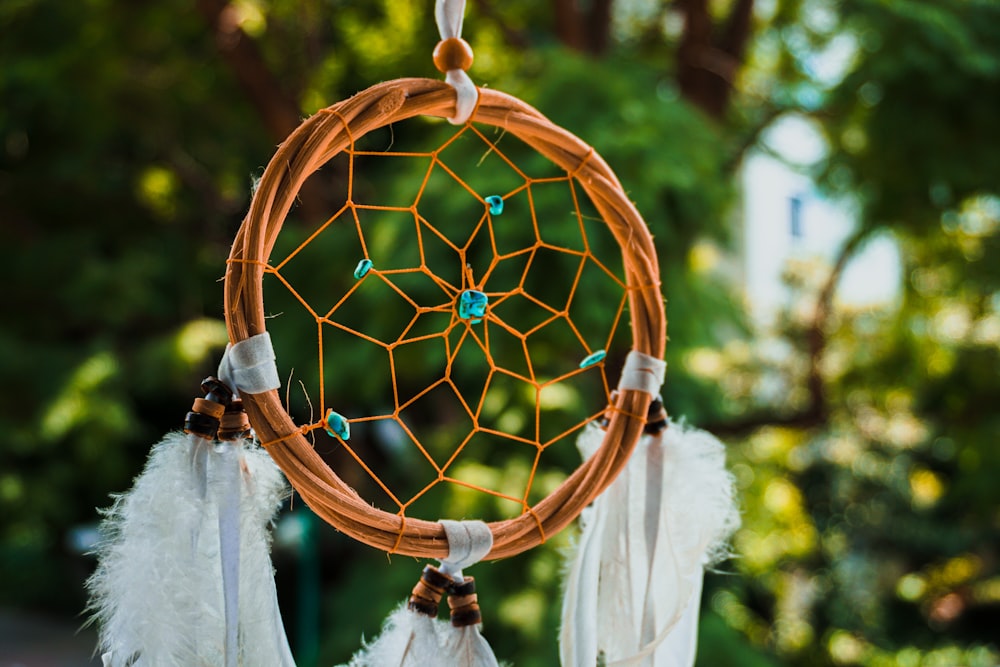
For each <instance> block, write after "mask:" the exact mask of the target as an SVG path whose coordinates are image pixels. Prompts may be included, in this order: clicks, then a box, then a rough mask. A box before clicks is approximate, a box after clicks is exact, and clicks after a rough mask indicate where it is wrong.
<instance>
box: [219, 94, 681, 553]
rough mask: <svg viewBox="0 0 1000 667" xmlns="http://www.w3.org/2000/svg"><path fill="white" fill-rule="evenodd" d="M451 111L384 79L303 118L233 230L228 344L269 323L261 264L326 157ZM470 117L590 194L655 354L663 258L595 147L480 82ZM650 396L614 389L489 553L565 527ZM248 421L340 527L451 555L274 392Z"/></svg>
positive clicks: (386, 546)
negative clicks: (597, 423)
mask: <svg viewBox="0 0 1000 667" xmlns="http://www.w3.org/2000/svg"><path fill="white" fill-rule="evenodd" d="M454 114H455V91H454V89H453V88H451V87H450V86H449V85H447V84H446V83H444V82H442V81H435V80H431V79H397V80H394V81H388V82H385V83H381V84H378V85H375V86H372V87H371V88H368V89H367V90H365V91H363V92H361V93H358V94H357V95H355V96H354V97H352V98H350V99H347V100H344V101H342V102H339V103H337V104H335V105H333V106H331V107H329V108H327V109H324V110H322V111H320V112H318V113H316V114H315V115H313V116H312V117H311V118H309V119H307V120H306V121H304V122H303V123H302V125H300V126H299V127H298V129H296V130H295V131H294V132H293V133H292V134H291V135H289V137H288V139H286V140H285V142H284V143H282V144H281V145H280V146H279V147H278V150H277V152H276V153H275V155H274V157H273V158H272V159H271V162H270V163H269V164H268V166H267V168H266V169H265V170H264V174H263V176H262V177H261V180H260V184H259V186H258V188H257V191H256V193H255V194H254V197H253V201H252V202H251V204H250V211H249V213H248V214H247V217H246V219H245V220H244V221H243V225H242V226H241V227H240V230H239V232H238V233H237V235H236V240H235V242H234V244H233V248H232V251H231V253H230V256H229V263H228V265H227V270H226V281H225V298H226V308H225V310H226V325H227V327H228V330H229V338H230V340H231V341H232V342H233V343H237V342H239V341H242V340H245V339H246V338H248V337H250V336H253V335H256V334H259V333H263V332H264V331H265V328H266V327H265V319H264V300H263V287H262V280H263V276H264V268H265V266H266V264H267V260H268V257H269V256H270V253H271V249H272V248H273V247H274V243H275V240H276V239H277V237H278V233H279V232H280V231H281V227H282V224H283V223H284V220H285V217H286V216H287V215H288V211H289V210H290V208H291V206H292V204H293V203H294V201H295V198H296V195H297V194H298V192H299V189H300V188H301V187H302V184H303V183H304V182H305V180H306V179H307V178H308V177H309V176H310V175H311V174H312V173H313V172H315V171H316V170H317V169H319V168H320V167H321V166H322V165H323V164H325V163H326V162H328V161H329V160H330V159H332V158H333V157H334V156H336V155H338V154H339V153H340V152H342V151H343V150H345V149H347V148H348V147H350V145H351V143H352V141H354V140H356V139H358V138H360V137H362V136H364V135H365V134H366V133H368V132H370V131H372V130H374V129H377V128H380V127H383V126H385V125H388V124H390V123H395V122H399V121H402V120H405V119H407V118H412V117H414V116H418V115H429V116H437V117H439V118H448V117H451V116H453V115H454ZM470 122H477V123H483V124H487V125H492V126H495V127H499V128H503V129H504V130H505V131H507V132H511V133H513V134H514V135H516V136H517V137H518V138H520V139H521V140H522V141H524V142H525V143H527V144H528V145H530V146H531V147H532V148H534V149H535V150H537V151H538V152H539V153H541V154H542V155H544V156H545V157H547V158H548V159H549V160H551V161H552V162H554V163H555V164H556V165H558V166H559V167H561V168H562V169H564V170H566V171H567V172H569V173H570V174H571V175H572V176H573V177H574V178H575V179H576V180H577V182H578V183H579V184H580V186H581V187H583V189H584V190H585V191H586V192H587V194H588V196H589V197H590V199H591V200H592V202H593V204H594V205H595V207H596V208H597V210H598V212H599V213H600V215H601V217H602V218H603V219H604V221H605V223H607V225H608V227H609V228H610V230H611V232H612V233H613V234H614V237H615V239H616V240H617V241H618V244H619V245H620V246H621V249H622V255H623V258H624V266H625V272H626V284H627V286H628V288H629V289H628V298H629V311H630V316H631V323H632V333H633V349H635V350H637V351H639V352H643V353H645V354H647V355H650V356H652V357H656V358H658V359H661V358H663V352H664V346H665V343H666V318H665V315H664V309H663V298H662V296H661V294H660V287H659V280H660V278H659V266H658V262H657V258H656V251H655V248H654V246H653V241H652V238H651V237H650V234H649V231H648V229H647V228H646V225H645V223H644V222H643V220H642V218H641V217H640V216H639V213H638V212H637V211H636V210H635V207H634V206H633V205H632V203H631V202H630V201H629V200H628V198H627V197H626V195H625V193H624V192H623V191H622V188H621V185H620V184H619V183H618V180H617V178H616V177H615V175H614V173H613V172H612V171H611V169H610V168H609V167H608V166H607V164H605V162H604V160H603V159H602V158H601V157H600V156H599V155H598V154H597V153H596V152H595V151H594V149H593V148H591V147H590V146H588V145H586V144H585V143H583V142H582V141H580V140H579V139H578V138H577V137H575V136H574V135H572V134H571V133H569V132H567V131H566V130H564V129H562V128H560V127H558V126H556V125H554V124H553V123H552V122H551V121H549V120H548V119H546V118H545V117H544V116H542V114H540V113H539V112H538V111H536V110H535V109H534V108H532V107H530V106H529V105H527V104H525V103H524V102H522V101H520V100H518V99H517V98H515V97H511V96H510V95H506V94H504V93H500V92H497V91H495V90H489V89H480V90H479V103H478V105H477V107H476V109H475V111H474V113H473V114H472V118H471V119H470ZM652 399H653V397H652V396H650V395H649V394H646V393H644V392H640V391H633V390H628V391H620V392H618V398H617V402H616V405H615V406H614V408H613V409H612V410H611V413H612V416H611V420H610V423H609V424H608V428H607V432H606V434H605V437H604V441H603V443H602V444H601V447H600V449H599V450H598V451H597V452H596V453H595V454H594V455H593V456H592V457H591V458H590V459H588V460H587V461H585V462H584V463H583V464H581V465H580V467H579V468H577V469H576V470H575V471H574V472H573V473H572V474H571V475H570V476H569V477H568V478H567V479H566V480H565V481H564V482H563V483H562V485H560V486H559V487H558V488H557V489H556V490H555V491H553V492H552V493H551V494H549V495H548V496H547V497H546V498H544V499H543V500H541V501H540V502H538V503H537V504H536V505H535V506H534V507H532V508H531V509H530V510H529V511H528V512H525V513H524V514H522V515H520V516H518V517H516V518H513V519H508V520H505V521H497V522H494V523H491V524H490V529H491V530H492V532H493V549H492V550H491V551H490V553H489V554H488V555H487V556H486V558H487V559H495V558H504V557H507V556H513V555H515V554H518V553H520V552H522V551H525V550H527V549H530V548H532V547H534V546H536V545H537V544H540V543H541V542H543V541H545V539H546V538H547V537H548V536H551V535H554V534H555V533H557V532H558V531H559V530H561V529H562V528H564V527H566V526H567V525H568V524H569V523H570V522H571V521H573V519H575V518H576V517H577V515H578V514H579V513H580V512H581V511H582V510H583V508H585V507H586V506H587V505H588V504H590V502H592V501H593V500H594V498H596V497H597V495H598V494H599V493H600V492H601V491H603V490H604V489H605V488H606V487H607V486H608V484H610V483H611V481H612V480H614V478H615V477H616V476H617V475H618V473H619V472H620V471H621V469H622V468H623V467H624V465H625V463H626V462H627V461H628V458H629V456H630V455H631V453H632V450H633V449H634V448H635V444H636V442H637V441H638V439H639V436H640V434H641V433H642V428H643V425H644V423H645V419H644V417H645V415H646V412H647V410H648V409H649V405H650V403H651V401H652ZM243 402H244V404H245V407H246V411H247V414H248V415H249V417H250V422H251V423H252V424H253V427H254V429H255V430H256V431H257V434H258V436H259V437H260V439H261V441H262V442H266V443H267V442H269V443H272V444H270V445H269V446H268V451H269V452H270V454H271V456H272V457H273V458H274V460H275V462H276V463H277V464H278V466H280V467H281V469H282V470H283V471H284V472H285V474H286V475H287V476H288V479H289V480H290V481H291V483H292V485H293V486H294V487H295V488H296V490H297V491H298V492H299V493H300V494H301V496H302V498H303V499H304V500H305V502H306V503H307V504H308V505H309V506H310V507H311V508H312V509H313V511H315V512H316V513H317V514H318V515H319V516H321V517H323V519H325V520H326V521H327V522H328V523H330V524H331V525H333V526H334V527H335V528H337V529H338V530H340V531H342V532H344V533H347V534H348V535H350V536H351V537H353V538H355V539H357V540H359V541H361V542H364V543H365V544H368V545H370V546H373V547H377V548H379V549H382V550H384V551H388V552H391V553H400V554H405V555H408V556H417V557H426V558H435V559H442V558H444V557H446V556H447V555H448V541H447V538H446V537H445V532H444V528H443V527H442V526H441V524H439V523H437V522H436V521H426V520H421V519H415V518H410V517H405V516H400V515H398V514H390V513H388V512H385V511H383V510H379V509H376V508H374V507H372V506H371V505H370V504H369V503H368V502H366V501H365V500H364V499H363V498H361V497H360V496H359V495H358V494H357V493H356V492H355V491H354V489H352V488H351V487H349V486H348V485H347V484H345V483H344V482H343V481H342V480H341V479H340V478H339V477H338V476H337V475H336V473H334V472H333V471H332V470H331V469H330V468H329V467H328V466H327V465H326V463H325V462H324V461H323V459H322V458H321V457H320V456H319V455H318V454H317V453H316V452H315V451H314V449H313V447H312V445H311V444H310V443H309V441H308V440H307V438H306V437H305V434H304V433H303V432H302V429H300V428H299V427H297V426H296V425H295V423H294V422H293V421H292V419H291V417H290V416H289V415H288V413H287V412H286V411H285V409H284V407H283V406H282V404H281V399H280V397H279V395H278V392H277V391H269V392H266V393H263V394H244V395H243Z"/></svg>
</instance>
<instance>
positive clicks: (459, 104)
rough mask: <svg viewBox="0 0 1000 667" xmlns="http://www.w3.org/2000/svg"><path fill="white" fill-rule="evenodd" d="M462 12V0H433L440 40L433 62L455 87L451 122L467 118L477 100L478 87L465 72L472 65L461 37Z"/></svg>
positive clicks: (470, 114) (457, 122)
mask: <svg viewBox="0 0 1000 667" xmlns="http://www.w3.org/2000/svg"><path fill="white" fill-rule="evenodd" d="M464 16H465V0H437V4H436V5H435V7H434V17H435V18H436V19H437V26H438V32H439V33H441V41H440V42H439V43H438V45H437V47H436V48H435V49H434V65H435V67H437V68H438V69H439V70H440V71H441V72H443V73H444V74H445V81H446V82H447V83H448V85H450V86H451V87H452V88H454V89H455V96H456V99H455V115H454V116H452V117H451V118H449V119H448V122H449V123H451V124H453V125H462V124H464V123H465V122H466V121H468V120H469V118H470V117H471V116H472V111H473V110H474V109H475V108H476V102H478V101H479V89H478V88H476V84H474V83H473V82H472V79H471V78H469V75H468V74H466V70H468V69H469V67H471V66H472V47H471V46H469V43H468V42H466V41H465V40H464V39H462V20H463V18H464Z"/></svg>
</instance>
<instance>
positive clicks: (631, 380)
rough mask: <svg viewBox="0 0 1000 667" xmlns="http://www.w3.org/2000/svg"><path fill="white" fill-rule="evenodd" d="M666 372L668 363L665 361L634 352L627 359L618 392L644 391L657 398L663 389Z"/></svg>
mask: <svg viewBox="0 0 1000 667" xmlns="http://www.w3.org/2000/svg"><path fill="white" fill-rule="evenodd" d="M666 372H667V362H665V361H663V359H657V358H656V357H651V356H649V355H648V354H643V353H642V352H637V351H635V350H632V351H631V352H629V353H628V356H627V357H625V368H623V369H622V377H621V379H620V380H619V381H618V390H619V391H622V390H626V389H632V390H635V391H644V392H646V393H647V394H649V395H651V396H653V397H656V396H658V395H659V394H660V388H662V387H663V378H664V376H665V375H666Z"/></svg>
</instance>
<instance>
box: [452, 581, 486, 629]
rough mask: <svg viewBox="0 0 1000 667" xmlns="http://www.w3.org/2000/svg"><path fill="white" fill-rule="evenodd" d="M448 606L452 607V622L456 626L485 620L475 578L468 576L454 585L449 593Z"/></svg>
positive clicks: (461, 626)
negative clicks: (480, 608)
mask: <svg viewBox="0 0 1000 667" xmlns="http://www.w3.org/2000/svg"><path fill="white" fill-rule="evenodd" d="M448 607H449V608H451V624H452V625H453V626H454V627H456V628H463V627H465V626H467V625H476V624H477V623H482V622H483V615H482V613H481V612H480V611H479V596H477V595H476V580H475V578H473V577H466V578H465V581H464V582H462V583H461V584H454V585H453V586H452V588H451V590H450V591H449V593H448Z"/></svg>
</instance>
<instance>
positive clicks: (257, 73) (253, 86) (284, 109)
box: [197, 0, 300, 143]
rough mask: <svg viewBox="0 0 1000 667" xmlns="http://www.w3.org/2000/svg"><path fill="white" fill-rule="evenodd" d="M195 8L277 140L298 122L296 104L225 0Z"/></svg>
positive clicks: (201, 0) (201, 3) (205, 2)
mask: <svg viewBox="0 0 1000 667" xmlns="http://www.w3.org/2000/svg"><path fill="white" fill-rule="evenodd" d="M197 5H198V10H199V11H200V12H201V14H202V15H203V16H204V17H205V20H206V21H207V22H208V24H209V26H211V28H212V32H213V34H214V35H215V43H216V46H217V47H218V49H219V53H220V54H221V55H222V58H223V59H224V60H225V61H226V64H227V65H229V68H230V69H231V70H232V72H233V74H234V75H235V76H236V80H237V81H238V82H239V84H240V86H241V87H242V88H243V90H244V92H246V94H247V97H248V98H249V99H250V102H251V103H252V104H253V105H254V107H255V108H256V109H257V112H258V113H259V114H260V117H261V119H262V120H263V121H264V125H265V126H266V127H267V130H268V132H269V133H270V134H271V138H272V139H273V140H274V141H275V142H276V143H277V142H281V141H284V140H285V137H287V136H288V134H289V133H290V132H291V131H292V130H294V129H295V128H296V127H298V125H299V120H300V118H299V106H298V103H297V102H296V101H295V100H294V99H292V98H291V97H290V96H288V95H287V94H285V93H284V91H283V90H282V87H281V84H280V82H279V81H278V79H277V77H275V76H274V75H273V74H272V73H271V71H270V69H268V66H267V63H265V62H264V58H263V57H262V56H261V54H260V51H259V50H258V48H257V45H256V44H255V43H254V41H253V40H252V39H251V38H250V36H249V35H247V34H246V33H245V32H243V29H242V28H240V26H239V25H238V24H237V23H236V16H235V12H234V10H233V8H232V7H231V6H230V5H229V2H228V1H227V0H197Z"/></svg>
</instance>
